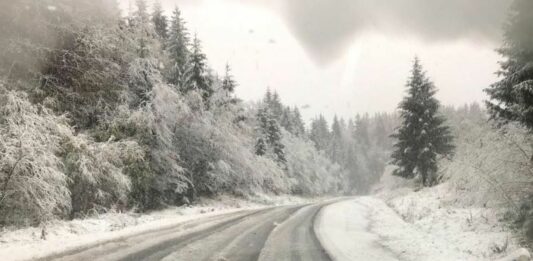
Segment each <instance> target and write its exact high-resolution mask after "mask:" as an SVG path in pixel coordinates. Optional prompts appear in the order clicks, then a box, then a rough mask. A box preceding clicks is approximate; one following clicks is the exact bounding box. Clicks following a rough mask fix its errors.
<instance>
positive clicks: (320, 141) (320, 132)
mask: <svg viewBox="0 0 533 261" xmlns="http://www.w3.org/2000/svg"><path fill="white" fill-rule="evenodd" d="M330 136H331V134H330V131H329V127H328V122H327V120H326V118H324V116H323V115H320V116H319V117H318V118H316V119H314V120H313V121H312V122H311V129H310V130H309V138H310V139H311V140H312V141H313V142H314V143H315V146H316V148H317V149H318V150H322V151H326V150H327V148H328V145H329V141H330Z"/></svg>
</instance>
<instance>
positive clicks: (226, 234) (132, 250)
mask: <svg viewBox="0 0 533 261" xmlns="http://www.w3.org/2000/svg"><path fill="white" fill-rule="evenodd" d="M332 203H334V201H329V202H327V203H316V204H308V205H296V206H280V207H273V208H267V209H261V210H245V211H241V212H235V213H230V214H222V215H218V216H213V217H208V218H202V219H198V220H193V221H188V222H184V223H182V224H179V225H177V226H175V227H173V228H170V229H162V230H159V231H152V232H149V233H141V234H137V235H134V236H130V237H127V238H122V239H119V240H115V241H111V242H108V243H105V244H102V245H99V246H96V247H92V248H88V249H78V250H77V251H74V252H70V253H63V254H60V255H56V256H52V257H48V258H45V259H42V260H91V261H93V260H217V261H218V260H221V261H222V260H228V261H230V260H231V261H239V260H310V261H313V260H332V259H331V258H330V256H329V254H328V253H327V251H326V250H324V248H323V247H322V245H321V243H320V241H319V240H318V238H317V237H316V234H315V229H314V226H315V219H316V217H317V215H318V213H319V212H320V210H321V209H322V208H323V207H325V206H327V205H330V204H332Z"/></svg>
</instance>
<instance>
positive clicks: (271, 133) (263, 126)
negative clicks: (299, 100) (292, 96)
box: [255, 106, 287, 166]
mask: <svg viewBox="0 0 533 261" xmlns="http://www.w3.org/2000/svg"><path fill="white" fill-rule="evenodd" d="M257 121H258V125H259V126H258V132H259V138H258V139H257V142H256V146H255V152H256V154H257V155H266V154H268V153H270V155H271V156H272V157H273V158H274V160H276V161H277V162H278V163H279V164H280V165H282V166H285V164H286V163H287V160H286V158H285V147H284V145H283V144H282V142H281V139H282V134H281V128H280V126H279V123H278V122H277V121H276V119H274V117H273V115H272V113H271V112H270V109H269V108H268V107H266V106H265V107H264V108H261V109H259V111H258V113H257Z"/></svg>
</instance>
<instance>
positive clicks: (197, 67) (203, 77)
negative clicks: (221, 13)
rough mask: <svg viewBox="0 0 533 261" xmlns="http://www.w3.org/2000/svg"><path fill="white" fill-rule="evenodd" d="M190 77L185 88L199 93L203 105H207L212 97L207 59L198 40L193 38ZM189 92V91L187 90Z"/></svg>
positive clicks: (212, 91)
mask: <svg viewBox="0 0 533 261" xmlns="http://www.w3.org/2000/svg"><path fill="white" fill-rule="evenodd" d="M190 67H191V68H190V70H191V71H190V75H189V82H188V84H187V85H188V87H187V88H192V89H194V90H197V91H200V93H201V94H202V98H203V99H204V103H205V104H206V105H208V104H209V98H210V97H211V96H212V95H213V93H214V90H213V88H212V86H211V85H212V83H211V78H210V76H209V74H208V72H207V58H206V56H205V54H204V53H203V52H202V46H201V42H200V39H198V37H197V36H195V37H194V40H193V45H192V52H191V58H190ZM188 90H190V89H188Z"/></svg>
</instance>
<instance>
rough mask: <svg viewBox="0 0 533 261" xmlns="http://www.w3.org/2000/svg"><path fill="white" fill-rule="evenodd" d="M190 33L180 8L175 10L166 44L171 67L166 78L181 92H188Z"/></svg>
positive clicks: (168, 68) (168, 67) (169, 66)
mask: <svg viewBox="0 0 533 261" xmlns="http://www.w3.org/2000/svg"><path fill="white" fill-rule="evenodd" d="M189 45H190V39H189V32H188V31H187V28H186V27H185V21H184V20H183V18H182V17H181V11H180V9H179V8H177V7H176V8H175V9H174V12H173V14H172V19H171V21H170V28H169V31H168V41H167V43H166V48H167V53H168V58H169V65H168V66H167V70H168V71H167V73H166V78H167V80H168V82H169V83H171V84H173V85H174V86H176V87H177V88H178V89H179V90H181V91H183V92H184V91H186V90H187V86H185V85H186V83H187V73H188V71H189V68H188V63H189V56H190V51H189Z"/></svg>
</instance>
